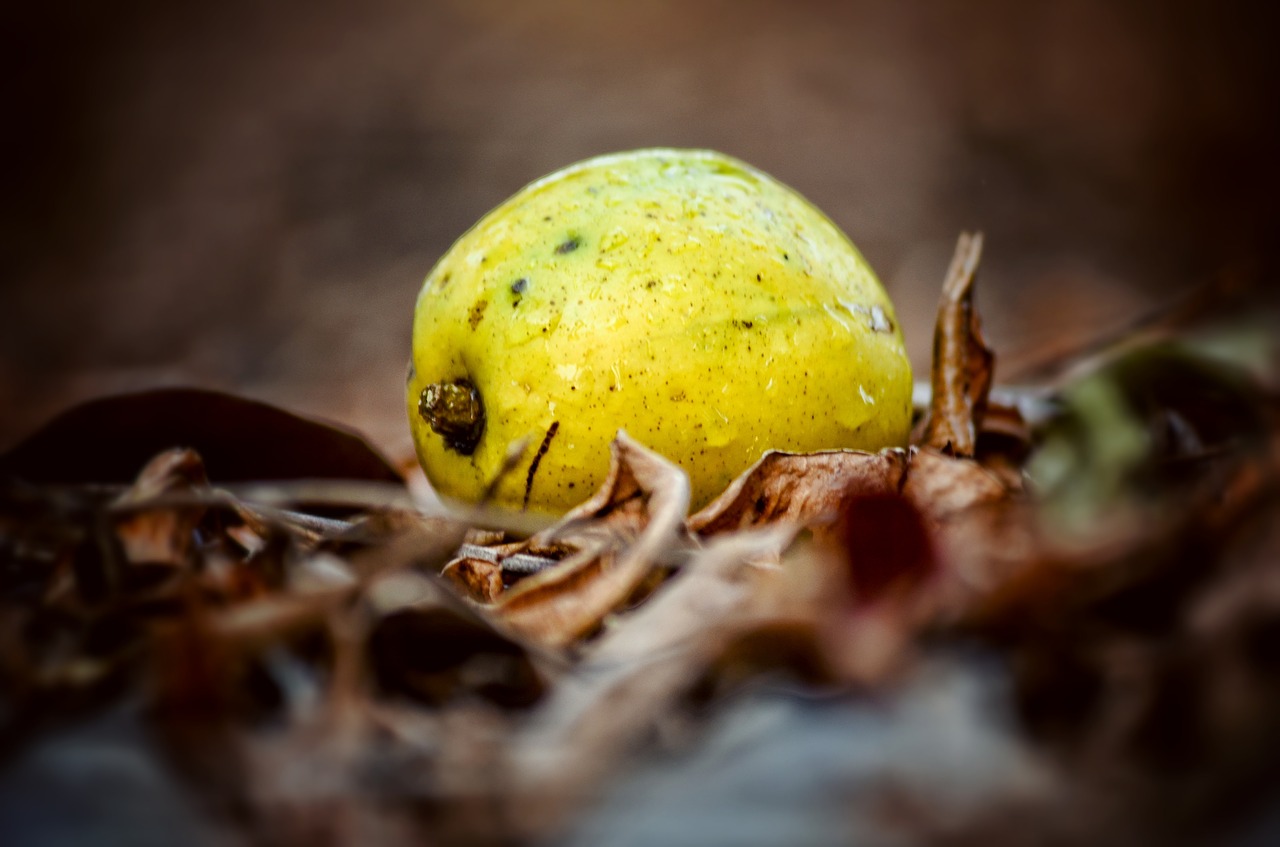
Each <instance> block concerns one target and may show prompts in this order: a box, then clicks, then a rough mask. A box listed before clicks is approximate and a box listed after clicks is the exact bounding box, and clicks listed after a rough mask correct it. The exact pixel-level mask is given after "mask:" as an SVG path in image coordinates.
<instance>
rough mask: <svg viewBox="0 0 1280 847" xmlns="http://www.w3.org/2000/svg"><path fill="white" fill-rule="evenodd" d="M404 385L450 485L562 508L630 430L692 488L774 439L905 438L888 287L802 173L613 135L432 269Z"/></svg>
mask: <svg viewBox="0 0 1280 847" xmlns="http://www.w3.org/2000/svg"><path fill="white" fill-rule="evenodd" d="M407 401H408V409H409V419H410V425H411V427H412V430H413V436H414V443H415V446H416V448H417V452H418V457H419V459H420V460H421V462H422V466H423V468H424V469H425V471H426V473H427V476H428V478H429V479H430V480H431V483H432V484H433V485H434V486H435V488H436V489H437V490H438V491H439V492H440V493H441V494H442V495H444V496H445V497H447V498H453V499H456V500H460V501H464V502H475V501H476V500H477V499H479V498H480V497H481V496H482V494H483V493H484V492H485V491H486V490H488V489H490V488H492V483H493V481H494V480H495V479H496V478H498V476H499V474H500V471H501V469H502V467H503V463H504V460H505V459H506V457H507V454H508V452H509V450H510V449H511V448H512V447H513V446H514V445H517V444H519V443H522V442H523V443H524V444H525V445H526V449H525V451H524V453H523V456H522V458H521V459H520V463H519V465H518V467H517V469H516V470H515V471H514V472H509V473H507V474H506V475H505V476H503V477H502V478H501V480H500V481H499V483H498V485H497V486H496V488H493V490H492V492H491V493H492V496H493V497H494V498H495V501H496V503H497V504H499V505H503V506H507V507H510V508H514V509H522V508H523V509H529V510H531V511H538V512H546V513H559V512H563V511H565V510H567V509H568V508H571V507H572V506H574V505H576V504H577V503H579V502H581V501H583V500H585V499H586V498H587V497H589V496H590V495H591V494H592V493H593V492H594V491H595V489H596V488H597V487H598V486H599V484H600V483H601V482H602V481H603V479H604V476H605V473H606V472H607V470H608V466H609V442H610V441H611V440H612V439H613V437H614V435H615V434H616V433H617V431H618V430H619V429H625V430H626V431H627V433H628V434H629V435H631V436H632V437H633V438H635V439H637V440H638V441H640V442H641V443H642V444H644V445H646V446H648V447H649V448H651V449H653V450H656V451H657V452H659V453H661V454H663V455H665V456H667V457H668V458H669V459H671V460H672V461H674V462H676V463H678V464H679V465H680V466H681V467H682V468H683V469H684V470H685V471H686V472H687V473H688V474H689V478H690V482H691V484H692V490H693V507H694V508H697V507H698V506H700V505H703V504H705V503H706V502H708V501H709V500H711V499H712V498H713V497H715V495H717V494H719V493H720V491H722V490H723V489H724V487H725V486H726V485H727V484H728V483H729V482H730V481H731V480H732V479H733V478H734V477H735V476H737V475H738V474H739V473H741V472H742V471H743V470H745V469H746V468H747V467H749V466H750V465H751V464H752V463H754V462H755V461H756V460H757V459H759V458H760V455H761V454H762V453H763V452H764V451H766V450H768V449H780V450H789V451H796V452H807V451H814V450H821V449H830V448H841V447H845V448H857V449H864V450H877V449H880V448H882V447H886V446H896V445H903V444H905V443H906V439H907V435H908V430H909V428H910V423H911V369H910V365H909V363H908V361H907V356H906V352H905V349H904V346H903V341H902V335H901V332H900V330H899V329H898V326H897V320H896V317H895V315H894V311H893V306H892V304H891V303H890V302H889V299H888V296H887V295H886V294H885V291H884V289H883V288H882V287H881V285H880V283H879V281H878V280H877V279H876V277H875V275H874V273H873V272H872V271H871V269H870V267H868V265H867V263H866V261H865V260H864V259H863V258H862V256H861V255H860V254H859V253H858V251H857V249H856V248H855V247H854V246H853V244H852V242H850V241H849V239H848V238H847V237H846V236H845V235H844V234H843V233H842V232H841V231H840V230H839V229H838V228H837V227H836V226H835V224H833V223H832V222H831V221H830V220H828V219H827V218H826V217H825V216H824V215H823V214H822V213H821V212H819V211H818V210H817V209H816V208H814V207H813V206H812V205H811V204H810V203H808V202H807V201H806V200H805V199H804V198H803V197H801V196H800V195H799V194H797V193H796V192H794V191H793V190H791V189H790V188H787V187H786V186H784V185H782V184H781V183H779V182H777V181H775V180H774V179H772V178H771V177H769V176H767V175H766V174H764V173H761V172H760V171H758V170H755V169H754V168H752V167H751V166H749V165H747V164H745V163H743V162H740V161H738V160H736V159H733V158H730V157H728V156H725V155H722V154H720V153H715V152H711V151H705V150H673V149H649V150H636V151H631V152H626V153H617V154H612V155H606V156H599V157H597V158H594V159H589V160H587V161H584V162H580V163H578V164H576V165H572V166H570V167H568V168H565V169H564V170H561V171H558V172H556V173H553V174H551V175H550V176H547V177H544V178H543V179H540V180H538V181H536V182H534V183H532V184H530V185H529V186H527V187H525V188H524V189H522V190H521V191H519V192H518V193H516V194H515V195H514V196H513V197H511V198H510V199H509V200H507V201H506V202H505V203H503V204H502V205H500V206H498V207H497V208H496V209H494V210H493V211H491V212H489V213H488V214H487V215H485V216H484V218H482V219H481V220H480V222H479V223H477V224H476V225H475V226H474V227H472V228H471V229H470V230H469V231H468V232H466V233H465V234H464V235H463V236H462V237H461V238H460V239H458V241H457V242H456V243H455V244H454V245H453V246H452V247H451V248H450V249H449V251H448V252H447V253H446V254H445V255H444V256H443V257H442V258H441V259H440V261H439V262H438V263H437V264H436V266H435V267H434V268H433V269H432V270H431V272H430V274H428V276H427V278H426V281H425V283H424V284H423V286H422V291H421V294H420V295H419V297H418V302H417V306H416V310H415V313H414V323H413V362H412V367H411V368H410V374H409V381H408V389H407Z"/></svg>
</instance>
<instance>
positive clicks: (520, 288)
mask: <svg viewBox="0 0 1280 847" xmlns="http://www.w3.org/2000/svg"><path fill="white" fill-rule="evenodd" d="M528 287H529V280H528V279H526V278H525V277H520V278H519V279H517V280H516V281H515V282H513V283H511V293H512V294H523V293H524V290H525V289H526V288H528Z"/></svg>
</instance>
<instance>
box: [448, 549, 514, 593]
mask: <svg viewBox="0 0 1280 847" xmlns="http://www.w3.org/2000/svg"><path fill="white" fill-rule="evenodd" d="M440 576H441V577H443V578H444V580H445V582H447V583H449V584H450V585H452V586H453V587H454V588H456V589H457V590H458V593H459V594H461V595H462V596H463V597H469V598H470V599H472V600H475V601H476V602H477V603H496V602H497V600H498V597H499V595H501V594H502V589H503V584H502V566H501V565H499V564H498V563H497V562H491V561H489V560H487V559H470V558H466V559H454V560H453V561H452V562H450V563H449V564H447V565H445V567H444V570H442V571H441V572H440Z"/></svg>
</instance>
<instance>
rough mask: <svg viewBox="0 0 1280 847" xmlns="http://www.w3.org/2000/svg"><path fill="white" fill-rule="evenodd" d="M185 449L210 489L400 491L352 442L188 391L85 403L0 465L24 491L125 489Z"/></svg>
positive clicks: (260, 407) (271, 412)
mask: <svg viewBox="0 0 1280 847" xmlns="http://www.w3.org/2000/svg"><path fill="white" fill-rule="evenodd" d="M171 447H187V448H190V449H192V450H195V451H196V452H197V453H199V454H200V455H201V456H203V457H204V461H205V464H206V465H207V466H208V467H209V468H210V470H211V473H212V475H213V477H214V478H215V479H217V480H218V481H219V482H229V481H233V480H263V479H269V480H276V479H357V480H370V481H377V482H391V483H401V484H402V482H403V481H402V480H401V478H400V475H399V474H398V473H397V472H396V471H395V469H394V468H393V467H392V466H391V465H390V464H389V463H388V462H387V460H386V459H384V458H383V457H382V456H381V455H380V454H379V453H378V452H377V451H376V450H374V449H373V448H372V447H370V446H369V444H368V443H366V442H365V441H364V439H362V438H361V437H359V436H358V435H355V434H354V433H352V432H349V431H347V430H343V429H341V428H338V427H335V426H332V425H329V424H324V423H319V422H317V421H313V420H307V419H306V418H301V417H298V416H297V415H294V414H291V413H289V412H285V411H282V410H280V409H277V408H275V407H272V406H268V405H266V404H265V403H259V402H256V401H253V400H247V399H245V398H242V397H235V396H232V395H230V394H223V393H220V392H217V391H207V390H204V389H196V388H170V389H158V390H155V391H144V392H141V393H138V394H121V395H116V396H112V397H105V398H102V399H99V400H92V401H89V402H88V403H84V404H82V405H80V406H76V407H74V408H72V409H70V410H68V411H66V412H63V413H62V414H60V415H58V416H57V417H56V418H54V419H53V420H52V421H50V422H49V423H47V424H45V426H44V427H42V428H41V429H40V430H38V431H37V432H36V433H34V434H32V435H31V436H29V437H28V438H27V439H26V440H24V441H22V442H21V443H20V444H18V445H17V446H16V447H14V448H13V449H12V450H10V451H9V452H7V453H5V454H4V455H3V456H0V477H3V476H4V475H6V474H11V475H13V476H16V477H19V478H21V479H24V480H26V481H27V482H30V483H62V484H67V483H81V482H89V483H104V482H118V483H127V482H129V481H130V480H132V479H133V478H134V475H135V474H136V473H137V470H138V468H140V467H142V466H143V465H144V464H145V463H146V462H147V461H148V460H150V459H151V457H153V456H155V455H156V454H157V453H160V452H161V451H163V450H167V449H169V448H171Z"/></svg>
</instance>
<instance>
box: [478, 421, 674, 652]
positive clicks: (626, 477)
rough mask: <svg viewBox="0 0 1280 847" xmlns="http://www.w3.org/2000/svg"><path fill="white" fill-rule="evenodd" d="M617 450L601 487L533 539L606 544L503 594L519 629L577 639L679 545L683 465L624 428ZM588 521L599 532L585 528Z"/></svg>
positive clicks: (502, 606)
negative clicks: (677, 463)
mask: <svg viewBox="0 0 1280 847" xmlns="http://www.w3.org/2000/svg"><path fill="white" fill-rule="evenodd" d="M611 450H612V463H611V465H610V468H609V475H608V477H607V478H606V479H605V482H604V484H603V485H602V486H601V488H600V491H598V492H597V493H596V494H595V496H593V497H592V498H591V499H590V500H588V501H587V502H585V503H583V504H582V505H581V506H579V507H578V508H576V509H574V510H573V511H571V512H569V514H567V515H566V516H565V517H564V520H563V521H561V523H560V524H558V525H557V526H555V527H552V528H551V529H550V530H548V531H546V532H544V533H540V534H539V535H538V536H535V537H534V539H532V541H531V545H530V546H531V547H535V548H536V547H537V546H539V545H540V544H541V545H545V544H546V543H548V542H550V541H552V540H555V539H558V538H566V537H568V538H574V539H575V540H576V539H583V538H589V539H591V540H593V541H594V542H596V543H597V544H599V545H600V546H595V544H593V545H592V546H586V544H585V543H584V544H583V550H582V552H581V553H579V554H578V555H576V556H573V557H572V558H570V559H567V560H565V561H563V562H561V563H559V564H557V565H555V566H554V567H551V568H548V569H547V570H545V571H543V572H541V573H539V574H537V575H535V576H532V577H530V578H529V579H526V580H524V581H523V582H520V583H519V584H517V585H516V586H515V587H514V588H512V589H511V590H510V591H508V592H507V593H505V594H504V595H503V596H502V597H501V598H500V600H499V603H498V606H497V608H496V611H497V613H498V615H499V617H500V618H501V619H502V620H503V621H504V623H505V624H506V625H507V626H508V627H510V628H511V629H512V630H513V631H515V632H518V633H520V634H522V635H525V636H527V637H530V638H533V639H535V640H537V641H540V642H542V643H544V644H548V645H552V646H564V645H567V644H569V643H571V642H572V641H574V640H576V639H578V638H580V637H582V636H583V635H585V634H587V633H589V632H590V631H591V630H593V629H595V628H596V627H597V626H598V625H599V624H600V621H601V620H603V619H604V616H605V615H607V614H609V613H610V612H612V611H614V610H615V609H617V608H618V607H619V606H621V605H622V604H623V603H625V602H626V601H627V600H628V599H629V598H630V597H631V596H632V594H633V593H634V592H635V591H636V589H637V588H639V587H640V585H641V584H642V583H643V582H644V581H645V579H646V578H647V577H648V576H649V575H650V573H651V572H652V571H653V570H654V568H656V567H657V566H658V564H659V563H660V562H661V561H662V560H663V558H664V557H665V556H666V555H667V554H668V553H670V552H671V551H672V550H673V549H675V548H676V547H677V546H678V545H679V543H680V541H681V538H682V536H683V529H684V519H685V517H686V515H687V513H688V509H689V479H688V477H686V476H685V474H684V471H682V470H680V468H679V467H677V466H676V465H674V464H672V463H671V462H669V461H667V460H666V459H664V458H662V457H661V456H659V455H658V454H656V453H653V452H651V451H650V450H647V449H646V448H644V447H642V446H641V445H640V444H639V443H638V442H636V441H634V440H633V439H632V438H631V437H630V436H628V435H627V434H626V433H624V432H619V433H618V436H617V438H615V439H614V441H613V444H612V445H611ZM588 523H591V524H593V525H594V529H595V530H597V531H595V532H589V533H584V531H583V530H584V529H586V528H587V526H586V525H587V524H588ZM601 529H603V530H605V532H606V534H605V535H604V536H602V535H601V534H600V533H599V530H601Z"/></svg>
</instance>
